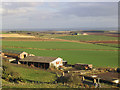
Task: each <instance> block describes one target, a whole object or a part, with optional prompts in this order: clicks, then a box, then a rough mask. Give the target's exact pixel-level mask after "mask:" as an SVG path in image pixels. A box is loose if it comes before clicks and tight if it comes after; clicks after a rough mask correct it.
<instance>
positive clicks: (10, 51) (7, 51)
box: [2, 49, 24, 54]
mask: <svg viewBox="0 0 120 90" xmlns="http://www.w3.org/2000/svg"><path fill="white" fill-rule="evenodd" d="M2 52H3V53H15V54H21V53H22V52H24V51H17V50H6V49H3V50H2Z"/></svg>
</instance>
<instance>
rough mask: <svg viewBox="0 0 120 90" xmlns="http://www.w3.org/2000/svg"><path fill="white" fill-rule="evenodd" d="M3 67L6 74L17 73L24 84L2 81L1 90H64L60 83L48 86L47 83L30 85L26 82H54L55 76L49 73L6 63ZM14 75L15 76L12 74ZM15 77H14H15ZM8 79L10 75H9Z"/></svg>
mask: <svg viewBox="0 0 120 90" xmlns="http://www.w3.org/2000/svg"><path fill="white" fill-rule="evenodd" d="M3 65H4V66H6V67H7V69H8V70H7V71H6V73H9V74H10V73H13V72H14V73H15V72H16V73H17V76H19V77H21V78H22V79H23V80H25V81H26V82H19V84H18V83H14V82H9V81H6V80H4V79H2V88H60V87H62V88H65V86H62V84H61V83H58V84H52V83H50V84H48V83H34V82H32V83H30V82H28V81H27V80H32V81H40V82H53V81H55V80H56V75H55V74H53V73H50V72H48V71H46V70H41V69H33V68H30V67H27V66H24V67H22V66H18V65H13V64H10V63H8V62H3ZM14 75H16V74H14ZM17 76H14V78H15V77H17ZM9 78H10V75H9Z"/></svg>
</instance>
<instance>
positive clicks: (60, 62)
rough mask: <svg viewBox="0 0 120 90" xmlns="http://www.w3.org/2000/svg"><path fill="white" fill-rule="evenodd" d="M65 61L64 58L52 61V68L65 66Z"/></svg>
mask: <svg viewBox="0 0 120 90" xmlns="http://www.w3.org/2000/svg"><path fill="white" fill-rule="evenodd" d="M62 61H63V59H62V58H57V59H56V60H54V61H52V62H51V63H50V66H51V65H54V66H55V67H59V66H63V62H62Z"/></svg>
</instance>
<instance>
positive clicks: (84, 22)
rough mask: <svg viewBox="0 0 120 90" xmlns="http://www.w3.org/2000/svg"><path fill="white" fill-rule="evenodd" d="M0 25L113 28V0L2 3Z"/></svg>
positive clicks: (115, 20) (115, 24)
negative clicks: (95, 0) (100, 0)
mask: <svg viewBox="0 0 120 90" xmlns="http://www.w3.org/2000/svg"><path fill="white" fill-rule="evenodd" d="M0 15H2V28H3V30H5V29H11V30H14V29H16V30H21V29H23V30H29V29H31V30H52V29H56V30H57V29H73V30H74V29H80V30H86V29H94V30H95V29H105V30H107V29H111V30H112V29H115V30H117V27H118V3H117V2H37V3H34V2H4V3H2V7H1V8H0Z"/></svg>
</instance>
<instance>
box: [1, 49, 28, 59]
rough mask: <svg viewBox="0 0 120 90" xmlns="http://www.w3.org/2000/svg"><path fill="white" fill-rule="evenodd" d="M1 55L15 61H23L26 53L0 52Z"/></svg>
mask: <svg viewBox="0 0 120 90" xmlns="http://www.w3.org/2000/svg"><path fill="white" fill-rule="evenodd" d="M2 55H4V56H7V57H13V58H16V59H23V58H25V57H27V56H28V53H26V52H24V51H17V50H6V49H3V50H2Z"/></svg>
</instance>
